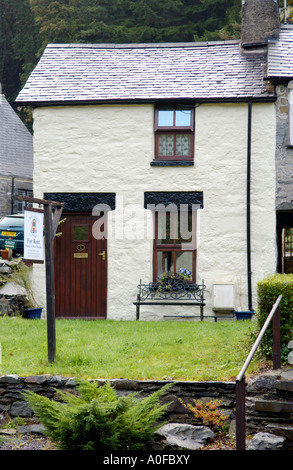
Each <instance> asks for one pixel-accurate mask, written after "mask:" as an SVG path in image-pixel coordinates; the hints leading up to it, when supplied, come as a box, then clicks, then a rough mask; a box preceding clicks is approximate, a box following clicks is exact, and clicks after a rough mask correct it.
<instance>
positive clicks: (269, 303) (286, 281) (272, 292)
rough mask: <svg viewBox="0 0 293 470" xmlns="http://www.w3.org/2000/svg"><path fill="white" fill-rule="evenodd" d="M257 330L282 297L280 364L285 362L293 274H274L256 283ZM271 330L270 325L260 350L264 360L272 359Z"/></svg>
mask: <svg viewBox="0 0 293 470" xmlns="http://www.w3.org/2000/svg"><path fill="white" fill-rule="evenodd" d="M257 287H258V309H257V315H256V318H257V328H258V330H259V331H260V330H261V328H262V326H263V324H264V323H265V321H266V319H267V317H268V315H269V313H270V311H271V309H272V307H273V305H274V303H275V301H276V300H277V298H278V297H279V295H282V300H281V303H280V316H281V321H280V325H281V326H280V328H281V347H282V362H286V359H287V356H288V352H289V350H288V349H287V345H288V342H289V341H290V340H291V339H292V338H293V274H275V275H272V276H268V277H266V278H265V279H263V280H262V281H260V282H258V284H257ZM272 348H273V328H272V322H271V323H270V325H269V327H268V329H267V333H266V334H265V335H264V337H263V339H262V342H261V345H260V349H261V352H262V353H263V355H264V356H265V357H266V358H269V359H271V358H272Z"/></svg>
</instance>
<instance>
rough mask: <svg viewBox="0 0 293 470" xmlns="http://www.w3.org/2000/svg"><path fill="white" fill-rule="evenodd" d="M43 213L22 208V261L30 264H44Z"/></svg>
mask: <svg viewBox="0 0 293 470" xmlns="http://www.w3.org/2000/svg"><path fill="white" fill-rule="evenodd" d="M43 240H44V211H43V210H42V209H33V208H32V207H25V208H24V240H23V259H24V261H30V262H32V263H43V262H44V241H43Z"/></svg>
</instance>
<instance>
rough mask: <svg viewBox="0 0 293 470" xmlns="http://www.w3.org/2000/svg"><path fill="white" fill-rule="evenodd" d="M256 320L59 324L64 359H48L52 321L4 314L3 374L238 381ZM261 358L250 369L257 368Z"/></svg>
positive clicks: (0, 335)
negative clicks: (51, 362)
mask: <svg viewBox="0 0 293 470" xmlns="http://www.w3.org/2000/svg"><path fill="white" fill-rule="evenodd" d="M252 328H253V322H250V321H235V322H224V321H222V322H217V323H214V322H210V321H206V322H175V321H166V322H165V321H162V322H145V321H111V320H106V321H79V320H57V321H56V360H55V361H54V363H53V364H49V363H48V353H47V325H46V321H44V320H25V319H22V318H9V317H2V318H0V343H1V349H2V360H1V363H0V375H5V374H18V375H21V376H27V375H39V374H51V375H64V376H68V377H83V378H129V379H156V380H166V379H167V380H168V379H173V380H192V381H193V380H195V381H203V380H216V381H218V380H225V381H226V380H234V379H235V377H236V376H237V374H238V372H239V371H240V369H241V367H242V365H243V362H244V361H245V359H246V357H247V354H248V350H247V343H248V338H249V332H250V331H251V330H252ZM259 365H260V364H259V363H257V362H256V361H254V362H253V363H252V364H251V366H250V369H249V372H256V371H257V370H258V367H259Z"/></svg>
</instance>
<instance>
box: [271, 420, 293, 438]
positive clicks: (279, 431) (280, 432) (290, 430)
mask: <svg viewBox="0 0 293 470" xmlns="http://www.w3.org/2000/svg"><path fill="white" fill-rule="evenodd" d="M266 429H267V430H268V431H269V432H272V433H273V434H276V435H277V436H283V437H285V438H286V439H288V440H289V441H293V425H289V424H287V425H284V424H280V423H275V424H268V425H267V426H266Z"/></svg>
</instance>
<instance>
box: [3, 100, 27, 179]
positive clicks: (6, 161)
mask: <svg viewBox="0 0 293 470" xmlns="http://www.w3.org/2000/svg"><path fill="white" fill-rule="evenodd" d="M0 174H1V175H5V176H8V175H14V176H20V177H24V178H32V177H33V138H32V135H31V134H30V132H29V131H28V130H27V128H26V127H25V125H24V124H23V122H22V121H21V119H20V118H19V117H18V115H17V114H16V113H15V111H14V110H13V109H12V107H11V106H10V104H9V103H8V102H7V100H6V99H5V97H4V95H1V94H0Z"/></svg>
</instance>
